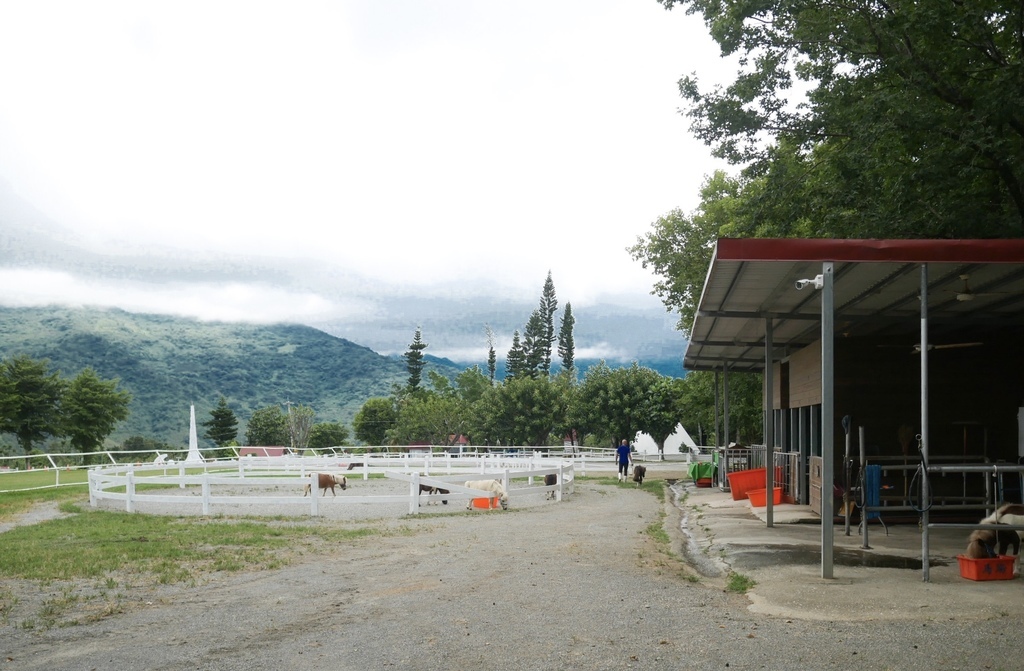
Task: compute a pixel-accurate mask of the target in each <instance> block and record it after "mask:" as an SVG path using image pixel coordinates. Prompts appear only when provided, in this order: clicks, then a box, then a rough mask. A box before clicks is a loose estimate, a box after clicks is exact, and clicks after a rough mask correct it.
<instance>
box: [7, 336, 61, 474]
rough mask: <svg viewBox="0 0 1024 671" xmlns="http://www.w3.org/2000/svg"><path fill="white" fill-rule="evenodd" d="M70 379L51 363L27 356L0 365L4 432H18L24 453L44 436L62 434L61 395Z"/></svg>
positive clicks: (16, 433)
mask: <svg viewBox="0 0 1024 671" xmlns="http://www.w3.org/2000/svg"><path fill="white" fill-rule="evenodd" d="M66 384H67V383H66V382H65V381H64V380H62V379H61V378H60V374H59V373H57V372H51V371H50V362H49V361H48V360H46V359H43V360H40V361H37V360H35V359H31V358H29V357H28V356H25V355H20V354H19V355H15V356H13V357H11V358H8V359H5V360H4V361H3V364H2V365H0V431H2V432H4V433H11V434H14V436H15V438H16V439H17V441H18V445H19V446H20V447H21V451H22V453H23V454H29V453H30V452H31V451H32V445H33V444H34V443H37V442H39V441H41V440H43V439H44V438H47V437H53V436H59V435H61V433H62V429H63V426H62V422H61V414H60V402H61V397H62V396H63V394H64V389H65V387H66Z"/></svg>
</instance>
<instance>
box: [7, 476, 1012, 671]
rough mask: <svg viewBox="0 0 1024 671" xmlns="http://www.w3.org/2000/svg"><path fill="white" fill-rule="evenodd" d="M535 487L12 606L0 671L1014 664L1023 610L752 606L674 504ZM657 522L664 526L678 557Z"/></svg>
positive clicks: (620, 490)
mask: <svg viewBox="0 0 1024 671" xmlns="http://www.w3.org/2000/svg"><path fill="white" fill-rule="evenodd" d="M371 483H372V481H371ZM366 486H367V487H371V486H374V485H372V484H369V483H368V484H366ZM381 486H383V485H381ZM536 499H537V500H536V501H533V500H531V501H525V500H523V501H518V502H517V501H516V500H512V502H511V508H510V510H508V511H501V510H495V511H485V510H473V511H471V512H466V511H465V510H464V509H463V510H459V511H458V512H456V511H455V510H450V508H451V506H449V507H448V508H449V509H444V511H443V513H440V514H427V515H420V516H416V517H410V516H405V515H397V516H390V515H389V516H385V517H382V518H379V519H376V520H372V521H367V520H349V519H339V518H337V517H334V518H332V517H331V516H330V515H329V514H325V517H324V518H323V519H321V520H319V521H318V522H315V524H323V525H354V526H358V525H364V524H367V523H370V524H374V525H380V526H383V527H386V528H394V529H399V528H403V529H405V530H406V532H405V533H400V534H393V535H385V536H383V537H380V536H374V537H369V538H366V539H363V540H359V541H356V542H353V543H351V544H349V545H344V546H340V547H324V548H322V549H321V550H320V551H318V552H315V553H309V554H306V555H304V556H300V557H296V558H295V559H294V561H292V563H290V564H289V565H287V566H286V567H285V568H281V569H275V570H265V571H254V572H246V573H243V574H213V575H211V576H207V577H206V579H205V581H204V582H203V583H202V584H199V585H195V586H183V585H172V586H157V585H151V586H143V585H139V586H138V587H136V588H135V589H134V590H133V593H132V594H131V596H130V599H129V601H130V603H127V604H126V607H125V608H124V612H121V613H117V614H113V615H110V616H108V617H104V618H102V619H100V620H98V621H95V622H91V623H87V624H77V625H73V626H66V627H59V628H51V629H23V628H20V627H17V626H15V622H16V621H17V619H18V618H17V617H16V616H12V617H8V618H7V620H6V621H5V622H4V623H3V625H2V626H0V670H6V669H12V670H13V669H19V670H21V669H25V670H34V669H40V670H45V671H55V670H59V669H84V670H88V669H99V670H106V669H110V670H117V671H125V670H132V669H139V670H142V669H145V670H157V669H160V670H167V671H172V670H173V671H177V670H185V669H223V670H225V671H233V670H239V671H241V670H250V669H353V670H355V669H359V670H367V669H444V668H449V669H484V670H488V669H490V670H496V671H497V670H504V669H509V670H513V669H514V670H516V671H520V670H522V669H580V670H587V671H593V670H597V669H645V670H648V669H651V670H661V669H666V670H668V669H672V670H673V671H678V670H679V669H719V668H720V669H725V668H728V669H783V668H788V669H851V668H857V669H894V670H895V669H929V670H943V669H1015V668H1022V666H1021V662H1020V649H1021V648H1020V646H1021V636H1020V623H1019V622H1018V621H1016V620H1015V619H1013V618H1005V617H1004V618H995V619H989V620H983V621H973V620H961V619H959V618H949V619H947V620H941V621H928V620H926V621H921V620H905V621H896V622H893V621H876V622H872V621H857V622H849V621H835V620H818V619H814V618H813V617H811V618H808V619H796V618H781V617H771V616H765V615H759V614H756V613H753V612H751V611H750V610H749V606H750V601H749V599H748V597H746V596H744V595H737V594H734V593H731V592H728V591H726V590H725V580H726V578H725V575H724V574H722V575H720V576H718V577H707V576H705V575H702V574H700V573H698V572H697V571H695V570H694V568H693V564H691V563H689V562H687V561H685V560H684V555H685V553H686V547H687V539H686V535H685V534H684V533H682V532H681V531H680V529H679V524H680V519H681V512H680V510H679V508H678V507H676V506H675V505H674V504H673V502H671V501H666V502H665V503H662V502H660V501H659V500H658V499H657V498H655V497H654V496H651V495H650V494H648V493H645V492H642V491H637V490H635V489H633V488H631V487H616V486H610V485H600V484H596V483H593V482H581V483H578V484H577V486H576V492H575V494H574V495H573V496H571V497H569V498H568V499H567V500H566V501H563V502H562V503H559V504H554V503H547V502H544V501H543V500H542V497H541V496H537V497H536ZM649 528H654V529H661V528H664V529H665V530H666V531H668V533H669V537H670V539H671V543H670V546H669V548H670V551H666V550H667V549H669V548H666V546H665V544H664V543H659V542H657V541H655V540H654V539H653V538H652V534H651V533H650V532H649V531H648V529H649ZM2 544H3V536H2V535H0V548H2V549H3V550H4V551H7V550H8V548H3V547H2ZM707 559H708V558H705V560H707ZM710 560H711V562H712V563H714V558H710ZM794 587H795V586H794ZM3 589H9V590H15V591H19V590H26V591H25V592H24V593H25V594H27V590H29V589H37V590H38V589H39V587H38V586H31V585H26V584H8V585H5V586H4V587H3ZM42 589H43V590H47V589H48V590H50V591H51V592H56V591H57V590H59V585H49V586H43V588H42ZM27 603H28V601H27V600H26V601H25V602H24V604H22V605H25V604H27ZM19 607H20V606H19ZM1011 620H1012V621H1011Z"/></svg>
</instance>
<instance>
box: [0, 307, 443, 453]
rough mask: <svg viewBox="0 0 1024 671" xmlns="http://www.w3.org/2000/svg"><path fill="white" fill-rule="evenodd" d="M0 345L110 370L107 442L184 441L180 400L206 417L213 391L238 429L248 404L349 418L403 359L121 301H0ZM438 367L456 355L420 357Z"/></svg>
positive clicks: (324, 338)
mask: <svg viewBox="0 0 1024 671" xmlns="http://www.w3.org/2000/svg"><path fill="white" fill-rule="evenodd" d="M0 353H2V355H3V356H4V357H5V358H6V357H9V356H12V355H15V354H26V355H28V356H30V357H32V358H35V359H47V360H49V362H50V368H51V370H53V371H59V372H60V373H61V375H62V376H63V377H65V378H72V377H74V376H75V375H77V374H78V372H79V371H81V370H82V369H83V368H85V367H87V366H88V367H91V368H93V369H94V370H95V371H96V372H97V373H98V374H99V376H100V377H102V378H104V379H113V378H117V379H118V380H120V385H119V388H121V389H125V390H127V391H128V392H130V393H131V395H132V401H131V405H130V407H129V411H130V413H131V414H130V416H129V418H128V420H127V421H125V422H124V423H123V424H121V425H120V426H119V427H118V429H117V430H116V431H115V433H114V434H113V435H112V436H111V442H113V443H120V442H121V441H122V440H123V439H124V438H126V437H129V436H134V435H141V436H145V437H147V438H155V439H157V440H161V441H163V442H166V443H168V444H171V445H174V446H185V445H187V444H188V431H189V405H190V404H192V403H194V404H195V407H196V419H197V421H198V422H202V421H204V420H205V419H208V418H209V411H210V410H212V409H213V408H214V407H216V405H217V402H218V400H219V398H220V396H222V395H223V396H224V397H225V398H226V399H227V400H228V405H229V406H230V407H231V409H232V410H233V411H234V412H235V414H236V416H237V417H238V418H239V420H240V421H239V425H240V426H239V439H240V440H241V438H242V436H243V435H244V430H245V422H246V421H247V420H248V418H249V417H250V416H251V414H252V412H253V411H254V410H256V409H259V408H262V407H266V406H269V405H282V406H283V405H284V404H286V403H294V404H301V405H308V406H310V407H312V408H313V409H314V410H315V411H316V421H318V422H324V421H338V422H343V423H345V424H348V425H351V420H352V417H353V416H354V415H355V413H356V411H358V409H359V408H360V407H361V406H362V404H363V403H364V402H365V401H366V399H368V398H371V397H374V396H387V395H388V394H390V393H391V388H392V385H394V384H404V383H405V382H406V380H407V378H408V372H407V370H406V367H405V361H404V360H403V359H401V358H399V357H387V356H382V355H380V354H377V353H376V352H374V351H373V350H371V349H369V348H367V347H363V346H361V345H357V344H355V343H353V342H350V341H348V340H345V339H344V338H337V337H334V336H331V335H329V334H327V333H324V332H323V331H320V330H318V329H315V328H312V327H309V326H302V325H298V324H278V325H251V324H227V323H209V322H199V321H197V320H192V319H185V318H180V317H166V316H159V315H140V314H132V313H128V312H125V311H123V310H115V309H110V310H94V309H70V308H0ZM427 368H428V369H431V368H432V369H434V370H437V371H438V372H440V373H441V374H443V375H449V376H450V375H454V374H456V373H458V372H460V371H461V369H460V368H458V367H457V366H456V365H455V364H452V363H451V362H445V361H441V360H438V359H434V358H428V361H427Z"/></svg>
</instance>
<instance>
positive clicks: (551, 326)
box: [540, 270, 558, 375]
mask: <svg viewBox="0 0 1024 671" xmlns="http://www.w3.org/2000/svg"><path fill="white" fill-rule="evenodd" d="M557 311H558V299H557V298H556V297H555V283H554V281H552V279H551V271H550V270H549V271H548V276H547V279H545V280H544V288H543V289H541V296H540V315H541V318H542V319H543V321H544V360H543V362H542V364H541V365H542V367H541V369H540V370H541V372H542V373H543V374H544V375H548V374H549V373H550V372H551V348H552V347H553V346H554V344H555V312H557Z"/></svg>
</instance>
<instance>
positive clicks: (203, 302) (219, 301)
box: [0, 269, 373, 323]
mask: <svg viewBox="0 0 1024 671" xmlns="http://www.w3.org/2000/svg"><path fill="white" fill-rule="evenodd" d="M0 286H4V287H19V288H20V289H19V291H18V292H17V293H16V294H14V295H10V294H5V295H2V296H0V304H3V305H6V306H8V307H31V306H38V305H69V306H80V307H102V308H111V307H117V308H121V309H123V310H127V311H129V312H147V313H155V314H165V315H177V316H187V317H195V318H198V319H201V320H204V321H228V322H251V323H273V322H287V321H291V322H299V323H302V322H308V321H315V320H323V319H339V318H344V317H345V316H347V315H350V314H356V313H358V314H364V315H365V314H366V313H367V312H369V311H371V310H372V309H373V308H372V306H369V305H366V304H360V303H355V304H348V305H342V304H338V303H332V302H330V301H327V300H325V299H324V298H322V297H321V296H318V295H316V294H312V293H296V292H290V291H286V290H283V289H280V288H277V287H272V286H265V285H260V284H243V283H238V282H230V283H217V284H205V283H196V284H185V283H171V284H159V285H149V284H144V283H124V282H114V281H107V280H86V279H82V278H80V277H75V276H73V275H71V274H69V273H65V272H60V271H53V270H25V269H21V270H7V269H0Z"/></svg>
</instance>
